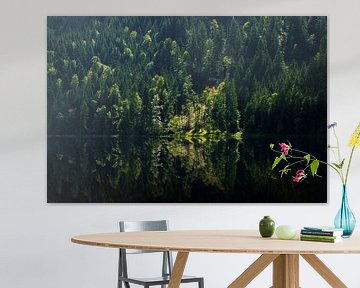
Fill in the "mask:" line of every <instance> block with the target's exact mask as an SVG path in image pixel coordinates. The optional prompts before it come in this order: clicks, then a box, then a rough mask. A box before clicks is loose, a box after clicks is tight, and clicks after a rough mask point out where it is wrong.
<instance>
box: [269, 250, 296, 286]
mask: <svg viewBox="0 0 360 288" xmlns="http://www.w3.org/2000/svg"><path fill="white" fill-rule="evenodd" d="M272 287H273V288H299V255H294V254H281V255H279V257H278V258H276V259H275V260H274V263H273V286H272Z"/></svg>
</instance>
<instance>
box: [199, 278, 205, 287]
mask: <svg viewBox="0 0 360 288" xmlns="http://www.w3.org/2000/svg"><path fill="white" fill-rule="evenodd" d="M199 288H204V279H200V280H199Z"/></svg>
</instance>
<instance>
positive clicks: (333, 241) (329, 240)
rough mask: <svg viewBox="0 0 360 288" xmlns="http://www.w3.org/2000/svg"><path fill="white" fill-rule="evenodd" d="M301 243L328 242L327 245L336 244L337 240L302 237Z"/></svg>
mask: <svg viewBox="0 0 360 288" xmlns="http://www.w3.org/2000/svg"><path fill="white" fill-rule="evenodd" d="M300 240H301V241H314V242H327V243H335V242H337V241H336V239H326V238H310V237H305V238H304V237H300Z"/></svg>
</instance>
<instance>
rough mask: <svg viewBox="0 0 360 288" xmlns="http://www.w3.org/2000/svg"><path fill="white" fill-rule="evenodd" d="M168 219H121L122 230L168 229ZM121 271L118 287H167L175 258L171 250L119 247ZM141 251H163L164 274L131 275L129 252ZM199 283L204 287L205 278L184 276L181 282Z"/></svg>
mask: <svg viewBox="0 0 360 288" xmlns="http://www.w3.org/2000/svg"><path fill="white" fill-rule="evenodd" d="M167 230H168V221H167V220H159V221H120V232H134V231H167ZM119 250H120V251H119V271H118V288H122V284H123V283H124V285H125V288H130V283H131V284H137V285H141V286H143V287H144V288H149V287H150V286H156V285H159V286H160V285H161V288H165V287H166V285H167V284H169V281H170V276H171V272H172V268H173V258H172V254H171V252H169V251H166V252H161V251H149V250H135V249H119ZM141 253H163V260H162V275H161V276H160V277H151V278H138V277H136V278H134V277H129V275H128V269H127V254H141ZM192 282H195V283H198V288H204V278H202V277H195V276H185V275H184V276H183V277H182V279H181V283H192Z"/></svg>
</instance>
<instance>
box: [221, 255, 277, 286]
mask: <svg viewBox="0 0 360 288" xmlns="http://www.w3.org/2000/svg"><path fill="white" fill-rule="evenodd" d="M278 256H279V255H278V254H263V255H261V256H260V257H259V258H258V259H257V260H256V261H255V262H254V263H252V264H251V265H250V266H249V267H248V268H247V269H246V270H245V271H244V272H243V273H242V274H241V275H240V276H239V277H238V278H236V279H235V281H234V282H232V283H231V284H230V285H229V286H228V288H244V287H246V286H247V285H248V284H249V283H250V282H251V281H252V280H253V279H254V278H255V277H256V276H257V275H259V274H260V273H261V272H262V271H263V270H264V269H265V268H266V267H267V266H268V265H269V264H270V263H271V262H273V261H274V260H275V259H276V258H277V257H278Z"/></svg>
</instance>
